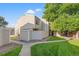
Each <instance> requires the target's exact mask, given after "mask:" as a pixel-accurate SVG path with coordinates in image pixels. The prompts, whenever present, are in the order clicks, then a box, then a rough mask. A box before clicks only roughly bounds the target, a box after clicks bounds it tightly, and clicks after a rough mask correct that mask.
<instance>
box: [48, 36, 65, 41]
mask: <svg viewBox="0 0 79 59" xmlns="http://www.w3.org/2000/svg"><path fill="white" fill-rule="evenodd" d="M52 40H64V38H61V37H56V36H49V37H48V41H52Z"/></svg>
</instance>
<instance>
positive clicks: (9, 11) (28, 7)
mask: <svg viewBox="0 0 79 59" xmlns="http://www.w3.org/2000/svg"><path fill="white" fill-rule="evenodd" d="M43 9H44V4H43V3H13V4H12V3H5V4H3V3H2V4H1V3H0V16H3V17H5V20H6V21H7V22H8V23H9V24H8V26H10V27H14V26H15V24H16V22H17V20H18V19H19V17H20V16H22V15H24V14H27V13H31V14H34V15H36V16H38V17H41V16H42V15H43Z"/></svg>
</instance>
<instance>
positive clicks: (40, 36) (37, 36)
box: [32, 31, 48, 40]
mask: <svg viewBox="0 0 79 59" xmlns="http://www.w3.org/2000/svg"><path fill="white" fill-rule="evenodd" d="M47 36H48V34H47V33H46V32H44V31H33V32H32V40H42V39H44V38H46V37H47Z"/></svg>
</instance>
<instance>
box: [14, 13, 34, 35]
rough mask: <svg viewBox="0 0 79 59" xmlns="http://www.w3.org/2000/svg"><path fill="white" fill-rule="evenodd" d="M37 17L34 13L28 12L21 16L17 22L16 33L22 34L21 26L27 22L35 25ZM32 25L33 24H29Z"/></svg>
mask: <svg viewBox="0 0 79 59" xmlns="http://www.w3.org/2000/svg"><path fill="white" fill-rule="evenodd" d="M34 19H35V17H34V16H33V15H30V14H27V15H24V16H22V17H20V19H19V21H18V22H17V24H16V26H15V34H16V35H17V34H18V33H19V34H20V28H21V27H22V26H24V25H26V24H27V23H29V24H33V25H35V21H34ZM29 27H31V26H29ZM32 27H33V26H32Z"/></svg>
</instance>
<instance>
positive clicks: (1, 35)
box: [0, 27, 9, 46]
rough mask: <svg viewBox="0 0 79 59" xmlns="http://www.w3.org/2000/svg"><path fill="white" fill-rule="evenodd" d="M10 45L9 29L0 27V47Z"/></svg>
mask: <svg viewBox="0 0 79 59" xmlns="http://www.w3.org/2000/svg"><path fill="white" fill-rule="evenodd" d="M8 43H9V29H7V28H3V27H0V46H2V45H5V44H8Z"/></svg>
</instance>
